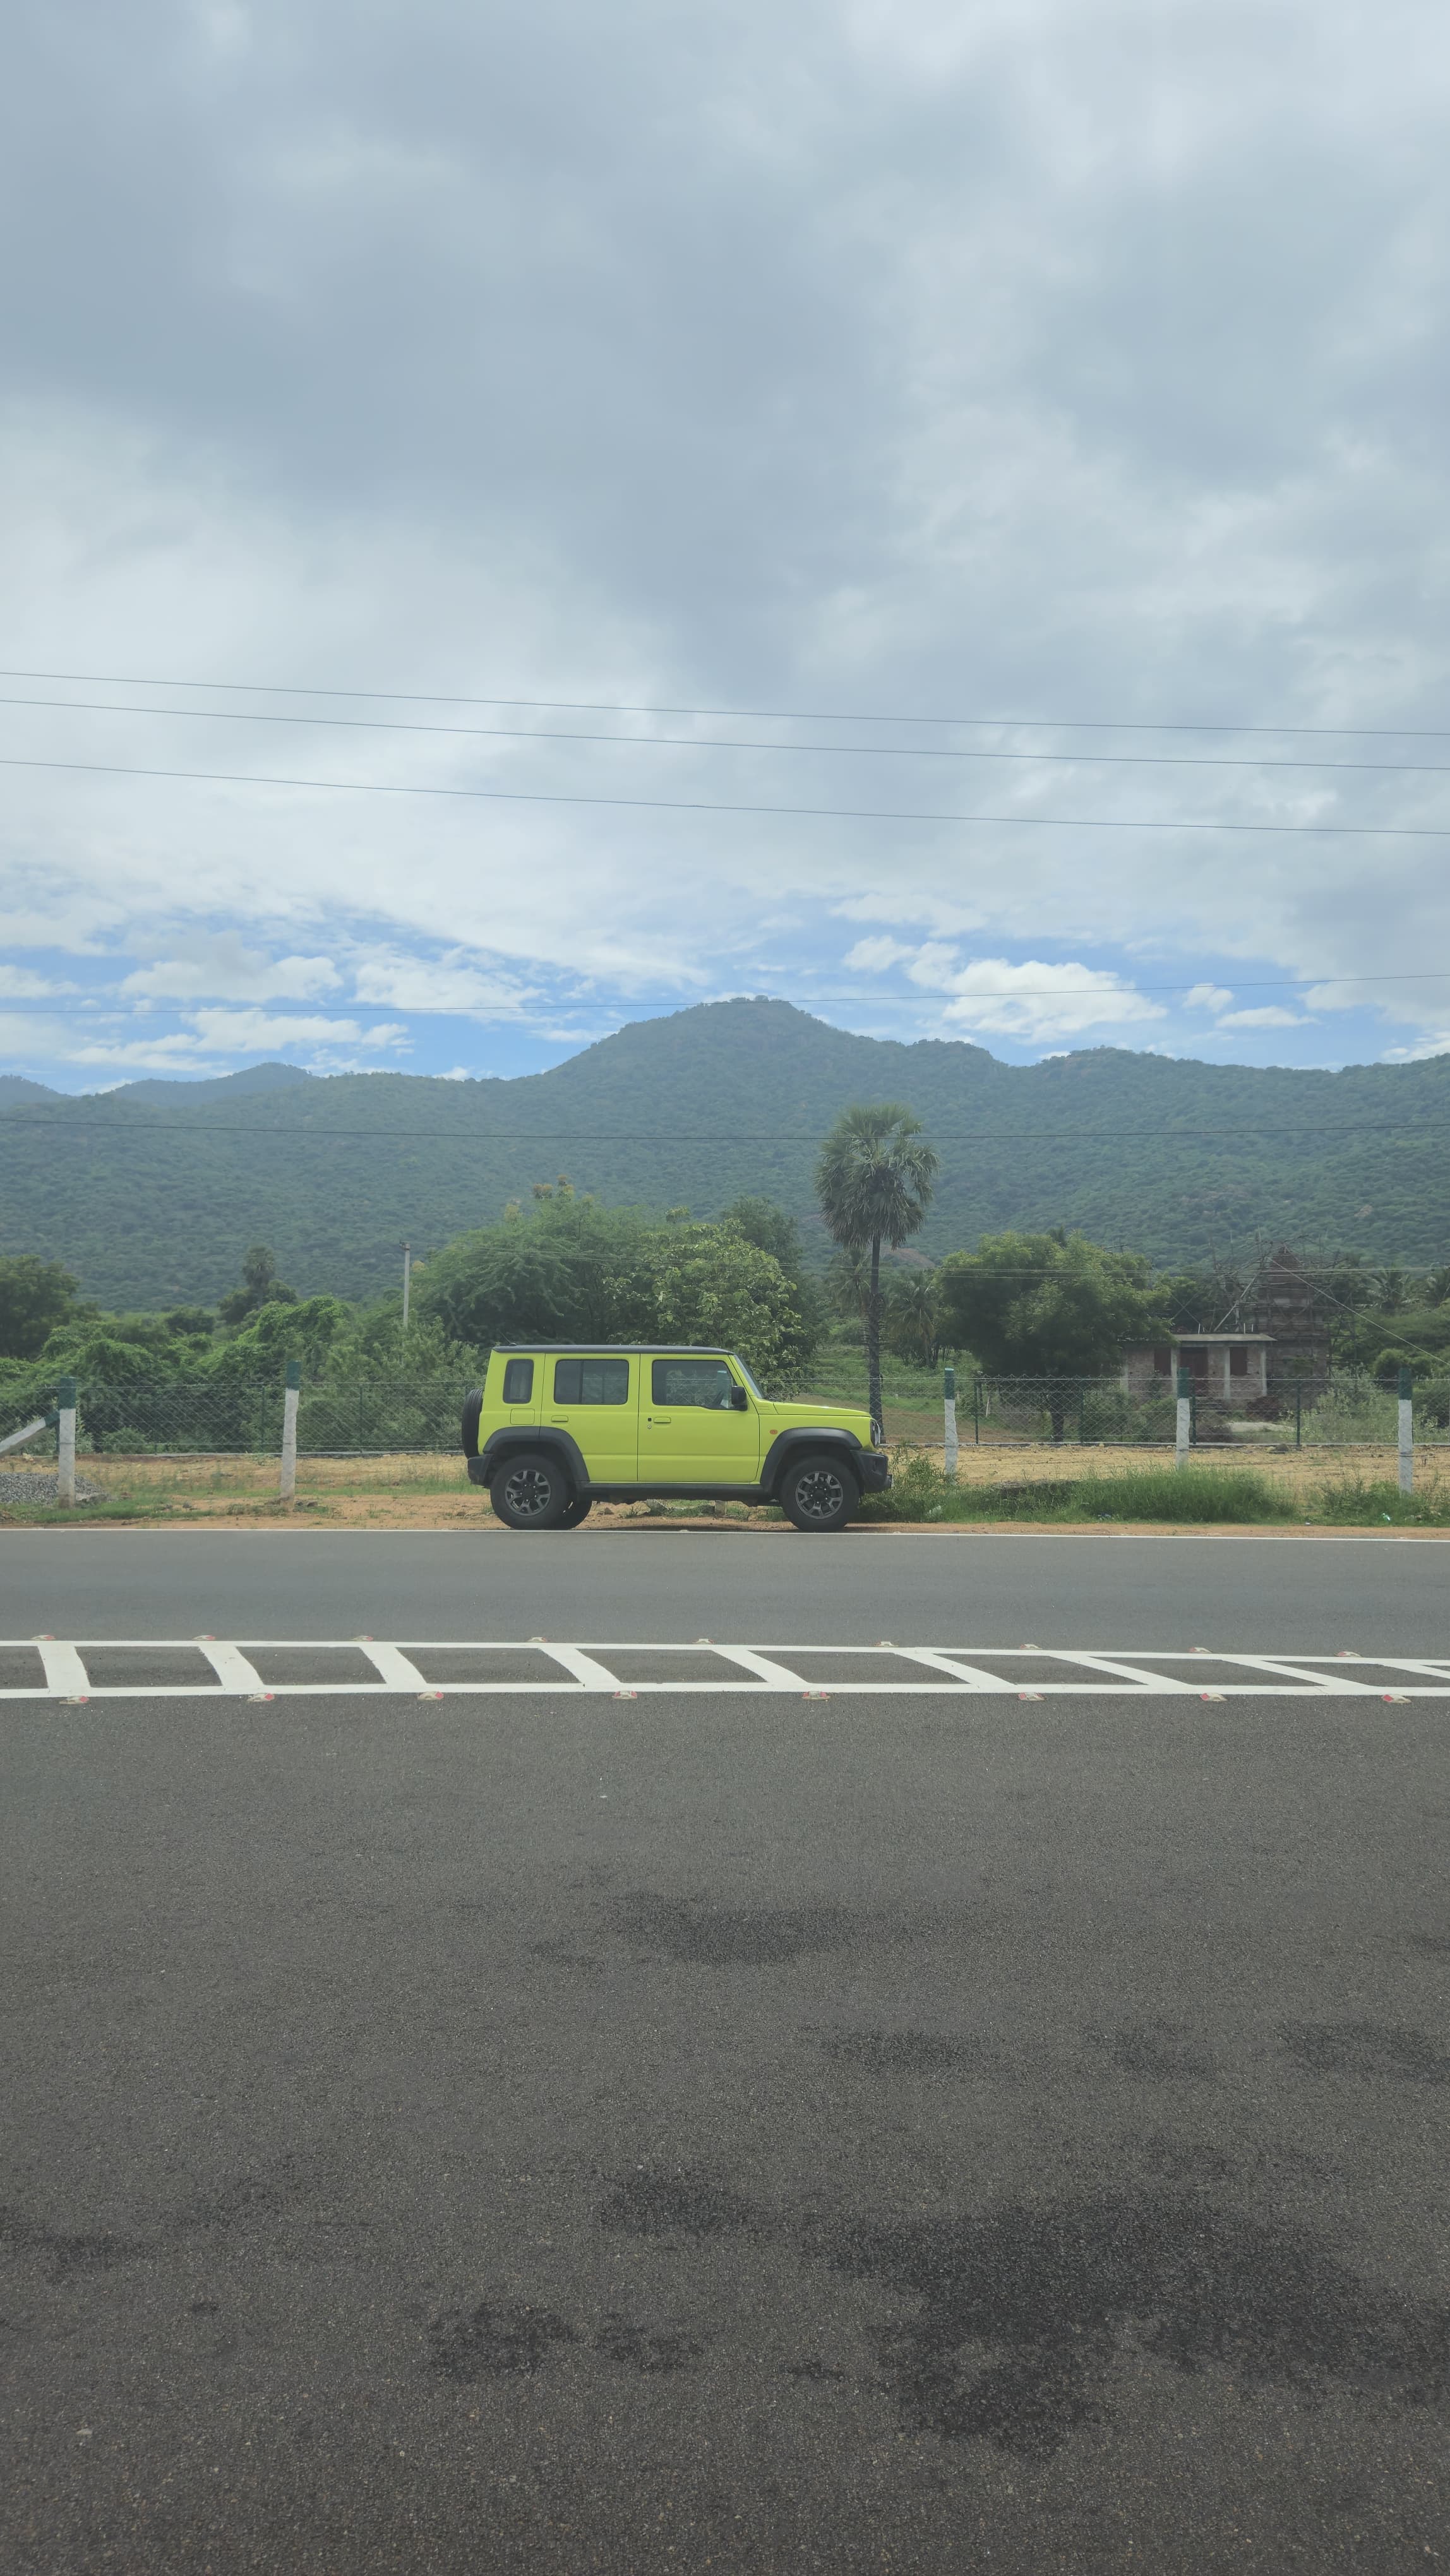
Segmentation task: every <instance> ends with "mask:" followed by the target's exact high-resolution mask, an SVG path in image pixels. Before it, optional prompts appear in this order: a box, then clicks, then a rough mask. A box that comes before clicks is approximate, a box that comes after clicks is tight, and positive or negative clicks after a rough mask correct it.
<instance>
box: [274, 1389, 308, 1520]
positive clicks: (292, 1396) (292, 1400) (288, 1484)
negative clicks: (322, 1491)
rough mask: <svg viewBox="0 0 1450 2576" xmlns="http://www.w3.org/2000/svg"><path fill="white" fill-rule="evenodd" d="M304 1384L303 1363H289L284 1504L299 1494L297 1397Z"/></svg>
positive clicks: (284, 1412) (285, 1400)
mask: <svg viewBox="0 0 1450 2576" xmlns="http://www.w3.org/2000/svg"><path fill="white" fill-rule="evenodd" d="M301 1384H302V1362H301V1361H300V1360H289V1361H288V1362H287V1392H286V1394H285V1395H284V1396H283V1398H282V1481H281V1483H280V1485H279V1486H278V1488H277V1490H278V1492H279V1494H280V1495H281V1497H282V1500H283V1502H284V1503H290V1502H291V1501H292V1500H293V1498H294V1496H295V1494H296V1492H297V1395H298V1390H299V1388H300V1387H301Z"/></svg>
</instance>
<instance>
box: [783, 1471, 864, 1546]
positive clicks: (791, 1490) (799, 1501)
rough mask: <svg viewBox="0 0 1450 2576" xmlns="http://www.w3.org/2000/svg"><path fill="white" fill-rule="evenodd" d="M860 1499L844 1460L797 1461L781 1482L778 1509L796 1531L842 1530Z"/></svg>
mask: <svg viewBox="0 0 1450 2576" xmlns="http://www.w3.org/2000/svg"><path fill="white" fill-rule="evenodd" d="M860 1499H861V1493H860V1487H859V1486H858V1485H857V1482H856V1479H855V1477H854V1476H853V1475H852V1473H851V1470H850V1468H849V1467H848V1466H847V1465H846V1463H845V1460H844V1459H836V1458H827V1457H824V1456H818V1457H813V1458H799V1459H796V1460H795V1461H794V1462H793V1463H792V1465H790V1466H789V1467H787V1469H786V1471H785V1474H784V1476H783V1477H782V1479H781V1485H780V1507H781V1510H782V1511H783V1512H784V1514H785V1516H786V1519H787V1520H788V1521H793V1522H794V1523H795V1526H796V1528H797V1529H798V1530H838V1529H844V1528H845V1526H846V1523H847V1521H848V1520H849V1519H850V1517H851V1514H852V1513H853V1512H854V1510H855V1508H856V1505H857V1503H858V1502H859V1501H860Z"/></svg>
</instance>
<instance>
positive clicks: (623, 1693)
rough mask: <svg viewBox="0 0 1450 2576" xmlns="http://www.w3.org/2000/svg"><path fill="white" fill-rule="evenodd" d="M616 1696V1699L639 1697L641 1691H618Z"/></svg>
mask: <svg viewBox="0 0 1450 2576" xmlns="http://www.w3.org/2000/svg"><path fill="white" fill-rule="evenodd" d="M614 1696H615V1698H616V1699H638V1697H639V1693H638V1691H616V1692H615V1694H614Z"/></svg>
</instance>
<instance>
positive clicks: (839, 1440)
mask: <svg viewBox="0 0 1450 2576" xmlns="http://www.w3.org/2000/svg"><path fill="white" fill-rule="evenodd" d="M802 1449H844V1450H846V1451H847V1453H848V1455H849V1458H850V1460H851V1462H852V1463H853V1464H854V1461H855V1460H856V1459H857V1458H859V1456H860V1455H861V1443H860V1441H859V1440H858V1439H857V1437H856V1434H855V1432H854V1431H844V1430H838V1429H837V1427H836V1425H835V1424H834V1423H832V1424H830V1425H829V1426H828V1425H826V1424H825V1423H823V1424H822V1425H821V1428H820V1429H819V1431H813V1430H812V1428H811V1426H810V1424H809V1423H807V1422H803V1423H801V1424H800V1425H799V1426H792V1428H791V1429H790V1430H789V1431H778V1432H777V1433H776V1435H775V1438H774V1439H773V1440H772V1442H771V1444H770V1447H769V1448H768V1449H767V1451H766V1453H765V1456H764V1458H763V1459H762V1460H761V1462H760V1482H761V1485H762V1487H763V1489H764V1491H765V1492H766V1493H768V1494H773V1493H774V1492H775V1489H776V1486H777V1485H778V1484H779V1482H780V1480H781V1478H782V1476H783V1475H784V1474H785V1471H786V1468H787V1467H788V1466H789V1464H790V1462H791V1459H792V1458H793V1457H794V1456H795V1455H796V1454H797V1453H798V1452H799V1451H800V1450H802ZM856 1481H857V1483H858V1484H859V1482H860V1478H859V1476H858V1477H857V1480H856Z"/></svg>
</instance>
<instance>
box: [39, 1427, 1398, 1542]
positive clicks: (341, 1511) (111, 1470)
mask: <svg viewBox="0 0 1450 2576" xmlns="http://www.w3.org/2000/svg"><path fill="white" fill-rule="evenodd" d="M926 1455H927V1456H928V1457H932V1458H933V1459H934V1461H935V1463H936V1464H937V1465H938V1466H940V1464H941V1458H942V1453H941V1450H940V1448H939V1447H938V1448H937V1449H935V1450H934V1451H933V1450H931V1449H927V1450H926ZM1170 1458H1171V1452H1169V1451H1166V1450H1164V1449H1161V1448H1156V1449H1130V1448H1085V1449H1084V1448H1078V1447H1077V1446H1075V1445H1068V1446H1065V1447H1064V1448H1061V1449H1057V1450H1053V1449H1050V1448H1046V1447H1043V1446H1041V1445H1040V1444H1037V1443H1033V1444H1030V1445H1028V1444H1014V1445H1009V1444H1007V1443H1000V1444H999V1443H996V1442H991V1443H988V1442H983V1443H982V1445H981V1446H980V1447H977V1446H976V1445H974V1444H973V1445H969V1446H967V1447H966V1448H964V1449H963V1450H962V1451H961V1453H960V1457H959V1461H958V1468H957V1481H958V1484H959V1485H962V1486H970V1485H1006V1484H1010V1485H1027V1484H1032V1483H1036V1482H1039V1481H1051V1482H1060V1481H1061V1480H1062V1479H1064V1478H1066V1477H1070V1478H1072V1479H1073V1480H1074V1481H1076V1480H1077V1479H1078V1478H1079V1477H1084V1476H1093V1475H1102V1476H1110V1475H1118V1474H1121V1473H1122V1472H1124V1471H1125V1470H1127V1469H1131V1468H1144V1467H1157V1468H1161V1467H1164V1466H1166V1465H1167V1464H1168V1463H1169V1461H1170ZM17 1464H18V1462H17ZM39 1464H40V1462H39V1461H36V1466H37V1468H38V1467H39ZM1194 1464H1195V1466H1199V1467H1205V1468H1210V1469H1214V1470H1218V1469H1223V1470H1226V1471H1231V1470H1233V1469H1234V1468H1242V1467H1253V1468H1255V1469H1256V1470H1257V1471H1258V1472H1259V1473H1260V1474H1262V1475H1263V1476H1264V1477H1266V1478H1267V1479H1269V1480H1270V1481H1271V1482H1272V1483H1273V1484H1275V1485H1277V1486H1280V1487H1282V1488H1286V1489H1287V1490H1288V1491H1289V1492H1290V1493H1292V1494H1293V1495H1294V1496H1295V1497H1296V1498H1297V1499H1302V1501H1303V1502H1304V1504H1305V1507H1306V1510H1312V1509H1313V1507H1314V1504H1315V1501H1316V1499H1317V1497H1318V1495H1319V1493H1320V1492H1321V1491H1322V1490H1323V1488H1324V1487H1325V1486H1326V1485H1333V1484H1342V1483H1344V1482H1345V1481H1358V1480H1362V1481H1364V1482H1365V1483H1372V1482H1377V1481H1379V1480H1382V1479H1385V1478H1389V1479H1393V1477H1394V1475H1395V1465H1396V1462H1395V1453H1394V1451H1393V1450H1392V1449H1388V1448H1383V1449H1380V1448H1375V1449H1369V1448H1366V1449H1354V1450H1346V1449H1335V1450H1312V1449H1301V1450H1293V1449H1287V1450H1258V1451H1255V1452H1252V1453H1249V1454H1246V1453H1245V1451H1244V1450H1242V1449H1238V1448H1222V1449H1220V1448H1217V1447H1209V1446H1207V1445H1206V1446H1205V1447H1204V1448H1202V1449H1199V1450H1196V1451H1195V1453H1194ZM47 1467H48V1468H49V1462H47ZM77 1471H78V1474H79V1476H80V1478H81V1480H82V1481H83V1482H84V1483H86V1484H90V1485H93V1486H97V1487H99V1488H100V1489H101V1493H102V1494H103V1495H104V1496H105V1498H106V1501H107V1503H109V1504H110V1506H111V1508H110V1509H109V1510H106V1512H105V1520H106V1523H107V1525H108V1526H111V1527H114V1526H116V1525H117V1520H118V1518H119V1517H120V1515H118V1513H117V1511H116V1508H115V1507H116V1506H117V1505H121V1506H123V1507H124V1506H125V1505H127V1504H129V1505H131V1506H133V1507H134V1511H135V1517H136V1520H137V1521H138V1522H149V1521H155V1520H157V1519H164V1520H166V1521H167V1522H168V1523H169V1524H170V1525H172V1526H173V1527H174V1526H176V1525H177V1524H178V1523H180V1524H181V1525H182V1526H186V1525H188V1524H189V1525H191V1526H193V1527H205V1526H208V1525H211V1526H222V1527H231V1528H235V1527H236V1526H237V1525H238V1523H242V1524H245V1523H248V1522H250V1523H252V1524H254V1525H256V1524H262V1525H266V1524H272V1525H274V1526H275V1524H276V1523H277V1522H278V1521H279V1520H282V1519H297V1520H302V1519H306V1520H307V1521H309V1522H311V1523H312V1524H313V1526H318V1525H323V1526H327V1527H330V1528H338V1529H346V1528H372V1529H452V1528H471V1529H476V1530H479V1531H481V1532H483V1531H486V1532H490V1533H496V1534H497V1535H499V1536H505V1535H506V1534H507V1533H506V1532H505V1531H504V1530H503V1527H502V1524H501V1523H500V1522H499V1521H497V1520H496V1519H495V1518H494V1515H493V1513H492V1512H491V1511H490V1509H489V1505H488V1497H487V1495H486V1494H484V1493H483V1492H481V1491H480V1490H479V1488H478V1487H476V1486H473V1485H470V1484H469V1483H468V1482H467V1480H466V1478H465V1476H464V1472H463V1462H462V1460H461V1459H458V1458H452V1457H446V1458H445V1457H437V1456H419V1457H387V1458H306V1457H304V1458H301V1459H299V1461H298V1466H297V1497H296V1501H295V1503H292V1504H284V1503H282V1502H281V1501H280V1500H279V1498H278V1493H277V1482H278V1466H277V1461H276V1459H275V1458H247V1457H234V1456H233V1457H203V1456H196V1457H185V1458H119V1457H117V1458H107V1457H99V1458H96V1457H87V1458H83V1459H79V1460H78V1461H77ZM1416 1471H1417V1472H1416V1479H1415V1482H1416V1489H1417V1491H1423V1490H1427V1489H1428V1487H1429V1485H1430V1482H1431V1480H1432V1479H1438V1477H1439V1474H1440V1467H1439V1461H1438V1458H1437V1457H1436V1456H1435V1455H1434V1454H1431V1455H1428V1456H1427V1455H1426V1454H1425V1453H1423V1452H1422V1453H1421V1454H1420V1455H1419V1456H1418V1457H1417V1460H1416ZM49 1472H50V1473H53V1472H54V1470H53V1468H49ZM94 1508H95V1507H94V1506H92V1507H89V1508H88V1507H87V1506H85V1505H78V1506H77V1508H76V1513H75V1518H76V1521H77V1522H83V1521H85V1520H86V1519H87V1518H88V1517H91V1516H92V1513H93V1512H94ZM96 1516H97V1517H99V1515H96ZM860 1526H861V1527H862V1528H863V1529H865V1528H867V1527H875V1528H876V1529H877V1530H878V1531H879V1532H880V1533H881V1534H882V1535H887V1534H891V1535H895V1536H907V1535H912V1534H916V1533H919V1534H920V1535H922V1536H931V1537H941V1536H946V1535H950V1534H951V1532H952V1531H953V1530H954V1529H957V1528H960V1527H962V1526H963V1524H960V1523H952V1524H946V1525H943V1524H942V1523H940V1522H937V1523H925V1524H923V1523H909V1522H891V1523H876V1524H867V1523H862V1524H860ZM968 1526H970V1527H975V1528H978V1529H980V1528H982V1527H983V1526H990V1524H984V1523H983V1522H980V1521H978V1522H974V1523H972V1524H969V1525H968ZM1002 1526H1004V1527H1009V1528H1014V1529H1021V1528H1023V1527H1030V1526H1032V1524H1030V1523H1024V1522H1023V1521H1022V1520H1021V1519H1020V1517H1017V1516H1014V1517H1013V1519H1012V1520H1011V1521H1010V1522H1005V1523H1003V1524H1002ZM1052 1526H1054V1527H1056V1528H1062V1527H1064V1526H1067V1527H1071V1526H1073V1525H1072V1524H1063V1523H1060V1522H1059V1523H1054V1524H1052ZM1078 1526H1079V1527H1081V1528H1083V1534H1084V1535H1087V1536H1091V1535H1093V1534H1094V1527H1093V1525H1092V1524H1091V1523H1089V1524H1086V1525H1082V1524H1079V1525H1078ZM1114 1526H1115V1527H1116V1528H1118V1529H1122V1528H1124V1527H1126V1526H1127V1524H1126V1523H1124V1522H1117V1523H1115V1524H1114ZM1150 1526H1153V1527H1156V1528H1165V1527H1170V1526H1174V1524H1169V1523H1163V1522H1156V1523H1153V1524H1151V1525H1150ZM1234 1526H1237V1527H1239V1528H1242V1527H1244V1526H1245V1525H1244V1524H1243V1523H1238V1524H1235V1525H1234ZM1272 1526H1276V1527H1280V1528H1282V1527H1283V1524H1282V1523H1276V1524H1272ZM682 1527H691V1528H701V1529H709V1528H716V1529H718V1528H732V1527H733V1528H743V1529H754V1530H758V1531H760V1532H762V1533H765V1532H771V1531H774V1532H776V1533H778V1534H781V1535H787V1534H788V1525H787V1524H786V1523H785V1522H784V1521H783V1520H782V1518H781V1515H780V1514H779V1512H778V1511H775V1510H774V1509H771V1508H769V1507H764V1506H751V1505H748V1504H745V1503H716V1504H699V1503H696V1504H683V1503H681V1504H664V1503H596V1505H595V1507H594V1509H593V1511H592V1512H591V1513H590V1516H589V1520H588V1522H587V1524H586V1529H585V1533H581V1535H583V1534H586V1533H587V1531H589V1530H594V1531H597V1530H601V1529H619V1528H631V1529H640V1530H647V1529H680V1528H682Z"/></svg>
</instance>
